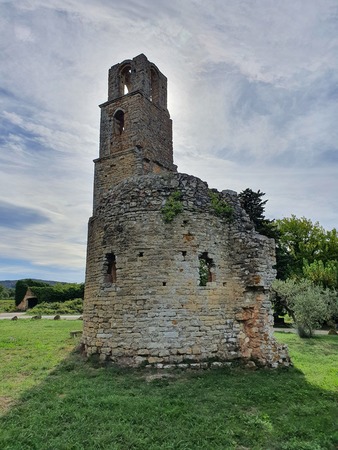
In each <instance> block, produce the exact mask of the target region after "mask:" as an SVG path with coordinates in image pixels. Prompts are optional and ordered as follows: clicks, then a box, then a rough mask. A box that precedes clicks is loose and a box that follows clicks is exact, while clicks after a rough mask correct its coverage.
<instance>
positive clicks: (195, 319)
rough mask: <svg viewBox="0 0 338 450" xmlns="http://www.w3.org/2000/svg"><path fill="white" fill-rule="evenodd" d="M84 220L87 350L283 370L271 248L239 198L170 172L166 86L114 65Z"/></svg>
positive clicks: (138, 69)
mask: <svg viewBox="0 0 338 450" xmlns="http://www.w3.org/2000/svg"><path fill="white" fill-rule="evenodd" d="M100 108H101V128H100V153H99V158H98V159H96V160H95V161H94V162H95V175H94V207H93V216H92V217H91V218H90V220H89V229H88V248H87V267H86V283H85V302H84V316H83V318H84V331H83V345H84V350H85V353H86V355H88V356H89V355H93V354H98V355H99V356H100V359H101V360H110V361H112V362H114V363H116V364H118V365H120V366H131V367H136V366H140V365H145V366H150V367H153V366H155V367H157V368H163V367H164V368H167V367H175V366H178V367H182V368H187V367H192V368H199V367H201V368H206V367H209V366H221V365H222V364H229V363H230V362H231V361H244V362H249V361H250V362H251V363H250V364H253V362H254V363H255V364H258V365H262V366H268V367H278V366H283V365H285V366H287V365H289V357H288V353H287V349H286V347H285V346H282V345H280V344H278V343H277V342H276V341H275V339H274V337H273V330H272V324H273V316H272V309H271V303H270V301H269V291H270V285H271V282H272V281H273V280H274V278H275V269H274V264H275V245H274V241H273V240H272V239H269V238H267V237H265V236H262V235H260V234H259V233H257V232H256V231H255V228H254V226H253V224H252V222H251V221H250V219H249V217H248V215H247V214H246V212H245V211H244V210H243V209H242V208H241V206H240V203H239V200H238V197H237V194H236V193H235V192H234V191H230V190H225V191H222V192H218V191H216V190H215V189H209V188H208V185H207V183H206V182H204V181H202V180H200V179H199V178H196V177H194V176H191V175H187V174H183V173H179V172H177V167H176V166H175V165H174V163H173V148H172V121H171V119H170V116H169V112H168V110H167V79H166V77H165V76H164V75H163V74H162V73H161V72H160V71H159V70H158V68H157V67H156V66H155V65H154V64H153V63H151V62H149V61H148V59H147V58H146V56H145V55H143V54H141V55H139V56H137V57H135V58H133V59H130V60H126V61H123V62H122V63H120V64H116V65H114V66H113V67H111V69H110V70H109V82H108V101H107V102H105V103H103V104H102V105H100Z"/></svg>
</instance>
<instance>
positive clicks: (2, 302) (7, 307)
mask: <svg viewBox="0 0 338 450" xmlns="http://www.w3.org/2000/svg"><path fill="white" fill-rule="evenodd" d="M14 311H16V306H15V303H14V299H13V298H9V299H0V314H1V313H4V312H14Z"/></svg>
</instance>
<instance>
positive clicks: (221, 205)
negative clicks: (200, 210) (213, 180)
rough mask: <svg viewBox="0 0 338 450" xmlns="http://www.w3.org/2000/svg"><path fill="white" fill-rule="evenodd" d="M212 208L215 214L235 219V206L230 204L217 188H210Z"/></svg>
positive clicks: (229, 219)
mask: <svg viewBox="0 0 338 450" xmlns="http://www.w3.org/2000/svg"><path fill="white" fill-rule="evenodd" d="M209 198H210V204H211V208H212V210H213V212H214V214H215V215H216V216H218V217H221V218H223V219H227V220H228V221H231V220H232V219H233V213H234V210H233V207H232V206H231V205H229V204H228V203H227V202H226V201H225V200H224V199H223V198H222V196H221V194H220V193H219V192H217V191H216V190H214V191H213V190H211V189H210V190H209Z"/></svg>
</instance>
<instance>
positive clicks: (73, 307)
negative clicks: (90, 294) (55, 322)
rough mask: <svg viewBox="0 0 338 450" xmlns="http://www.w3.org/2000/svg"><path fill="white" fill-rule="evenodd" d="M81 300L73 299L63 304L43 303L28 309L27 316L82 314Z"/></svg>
mask: <svg viewBox="0 0 338 450" xmlns="http://www.w3.org/2000/svg"><path fill="white" fill-rule="evenodd" d="M82 313H83V300H82V298H75V299H74V300H67V301H65V302H43V303H39V304H38V305H36V306H34V308H32V309H29V310H28V312H27V314H30V315H31V314H43V315H54V314H82Z"/></svg>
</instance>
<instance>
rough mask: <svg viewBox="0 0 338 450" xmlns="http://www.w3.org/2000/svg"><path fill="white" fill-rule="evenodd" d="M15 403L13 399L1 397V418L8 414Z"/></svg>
mask: <svg viewBox="0 0 338 450" xmlns="http://www.w3.org/2000/svg"><path fill="white" fill-rule="evenodd" d="M15 403H16V402H15V400H14V399H13V398H12V397H4V396H0V416H2V415H4V414H6V413H7V412H8V411H9V410H10V408H11V407H12V406H14V404H15Z"/></svg>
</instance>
